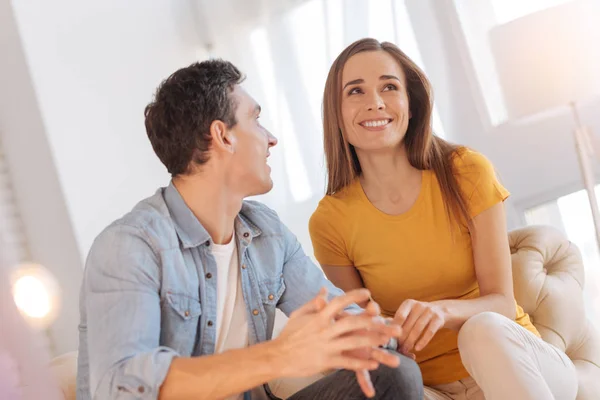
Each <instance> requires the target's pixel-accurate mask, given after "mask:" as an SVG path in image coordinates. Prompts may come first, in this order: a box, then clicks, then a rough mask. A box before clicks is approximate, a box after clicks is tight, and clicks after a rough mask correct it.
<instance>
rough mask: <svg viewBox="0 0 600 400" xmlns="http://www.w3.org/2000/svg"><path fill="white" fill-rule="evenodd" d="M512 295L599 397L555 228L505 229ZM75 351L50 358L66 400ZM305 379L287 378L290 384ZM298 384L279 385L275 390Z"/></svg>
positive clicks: (564, 247)
mask: <svg viewBox="0 0 600 400" xmlns="http://www.w3.org/2000/svg"><path fill="white" fill-rule="evenodd" d="M509 241H510V249H511V253H512V262H513V275H514V282H515V297H516V298H517V301H518V302H519V304H520V305H521V306H523V308H524V309H525V311H526V312H528V313H529V315H530V316H531V318H532V321H533V323H534V325H535V326H536V327H537V328H538V330H539V331H540V333H541V334H542V337H543V338H544V340H545V341H547V342H549V343H552V344H553V345H555V346H556V347H558V348H560V349H562V350H564V351H566V353H567V354H568V355H569V357H570V358H571V359H572V360H573V362H574V363H575V366H576V367H577V372H578V375H579V394H578V396H577V400H597V399H600V333H599V332H598V331H596V330H595V329H594V328H593V327H592V325H591V323H590V322H589V321H588V320H587V319H586V317H585V314H584V307H583V296H582V289H583V282H584V270H583V264H582V261H581V256H580V254H579V250H578V249H577V248H576V247H575V246H574V245H573V244H571V243H570V242H569V241H568V240H567V239H565V237H564V235H563V234H562V233H560V232H559V231H558V230H555V229H553V228H549V227H528V228H523V229H518V230H515V231H513V232H511V233H510V234H509ZM76 357H77V354H76V353H69V354H66V355H63V356H61V357H58V358H56V359H55V360H53V362H52V369H53V370H54V371H55V373H56V375H57V378H58V379H59V383H60V385H61V387H62V389H63V393H64V394H65V400H72V399H73V400H74V399H75V374H76ZM305 383H309V382H304V381H302V382H295V381H291V382H288V384H291V385H292V386H297V385H300V386H301V385H303V384H305ZM297 389H298V388H297V387H290V388H279V390H278V392H279V393H278V394H280V396H281V395H283V394H284V393H289V394H291V393H294V392H295V391H296V390H297Z"/></svg>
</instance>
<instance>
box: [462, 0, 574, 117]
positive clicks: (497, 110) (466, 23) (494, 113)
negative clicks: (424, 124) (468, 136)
mask: <svg viewBox="0 0 600 400" xmlns="http://www.w3.org/2000/svg"><path fill="white" fill-rule="evenodd" d="M567 1H569V0H527V1H522V0H455V1H454V4H455V7H456V11H457V14H458V17H459V21H460V25H461V27H462V31H463V34H464V38H465V42H466V44H467V48H468V54H469V56H470V61H471V63H472V65H473V68H474V69H475V73H476V75H477V82H478V84H479V88H480V93H481V99H482V100H483V102H484V103H485V106H486V110H487V116H486V117H487V119H488V120H489V123H490V125H492V126H496V125H499V124H501V123H502V122H504V121H506V119H507V112H506V107H505V105H504V99H503V97H502V88H501V86H500V81H499V79H498V75H497V72H496V67H495V64H494V57H493V54H492V51H491V48H490V45H489V32H490V30H491V29H492V28H494V27H495V26H497V25H502V24H505V23H507V22H510V21H512V20H515V19H517V18H520V17H524V16H526V15H528V14H532V13H535V12H538V11H542V10H544V9H547V8H550V7H553V6H557V5H560V4H562V3H566V2H567Z"/></svg>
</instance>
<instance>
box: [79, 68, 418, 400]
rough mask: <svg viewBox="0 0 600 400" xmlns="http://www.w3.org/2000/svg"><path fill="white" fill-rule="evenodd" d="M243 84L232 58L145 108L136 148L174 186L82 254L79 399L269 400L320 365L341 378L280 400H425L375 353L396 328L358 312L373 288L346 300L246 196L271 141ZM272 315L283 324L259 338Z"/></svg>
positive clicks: (411, 370) (184, 73) (179, 78)
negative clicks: (143, 141) (274, 387)
mask: <svg viewBox="0 0 600 400" xmlns="http://www.w3.org/2000/svg"><path fill="white" fill-rule="evenodd" d="M242 80H243V78H242V75H241V74H240V72H239V71H238V69H237V68H236V67H235V66H233V65H232V64H231V63H228V62H225V61H221V60H211V61H205V62H202V63H196V64H193V65H191V66H189V67H187V68H183V69H180V70H179V71H177V72H175V73H174V74H173V75H171V76H170V77H169V78H168V79H167V80H166V81H164V82H163V83H162V84H161V86H160V87H159V89H158V91H157V93H156V97H155V100H154V102H153V103H151V104H150V105H148V106H147V107H146V111H145V117H146V130H147V133H148V137H149V139H150V142H151V143H152V146H153V148H154V151H155V152H156V154H157V156H158V157H159V159H160V160H161V161H162V163H163V164H164V165H165V166H166V168H167V170H168V171H169V172H170V173H171V175H172V177H173V178H172V181H171V184H170V185H169V186H168V187H166V188H161V189H159V190H158V191H157V192H156V194H155V195H154V196H152V197H150V198H148V199H146V200H143V201H142V202H140V203H139V204H138V205H137V206H136V207H135V208H134V209H133V210H132V211H131V212H130V213H128V214H127V215H125V216H124V217H123V218H121V219H119V220H118V221H116V222H114V223H113V224H111V225H110V226H109V227H108V228H106V229H105V230H104V231H103V232H102V233H101V234H100V236H99V237H98V238H97V239H96V241H95V242H94V244H93V246H92V249H91V251H90V254H89V256H88V260H87V263H86V270H85V276H84V281H83V285H82V291H81V299H80V301H81V324H80V345H79V351H80V353H79V366H78V368H79V371H78V372H79V373H78V399H80V400H85V399H90V398H94V399H102V400H104V399H113V398H118V399H156V398H160V399H165V400H170V399H223V398H227V399H230V398H232V399H241V398H244V399H250V398H252V399H267V398H274V397H273V395H272V394H271V393H270V390H269V388H268V385H266V382H269V381H270V380H273V379H276V378H284V377H294V376H310V375H314V374H316V373H319V372H323V371H326V370H330V369H339V371H337V372H334V373H332V374H330V375H328V376H327V377H325V378H323V379H321V380H319V381H317V382H316V383H314V384H312V385H310V386H309V387H307V388H305V389H303V390H301V391H300V392H298V393H296V394H295V395H294V396H293V397H292V398H293V399H349V398H357V397H358V398H361V397H363V395H362V393H361V389H362V391H363V392H364V393H365V394H366V395H368V396H371V395H373V394H375V395H376V396H377V397H378V398H380V399H421V398H422V381H421V376H420V372H419V370H418V367H417V366H416V364H415V363H414V362H413V361H412V360H410V359H408V358H405V357H403V356H399V355H398V354H395V353H388V352H386V351H385V350H382V349H380V348H378V347H377V346H380V345H382V344H383V343H385V342H386V341H387V340H388V339H389V338H390V337H392V336H397V335H398V334H399V328H398V327H397V326H392V325H386V324H384V323H382V322H381V319H378V318H374V317H373V316H374V315H376V314H377V313H378V310H377V306H376V305H375V304H374V303H372V304H371V305H370V306H369V307H367V311H366V312H362V310H361V309H359V308H358V307H357V306H356V305H355V303H364V302H365V301H367V300H368V299H369V293H368V292H367V291H364V290H362V291H355V292H349V293H347V294H345V295H344V294H343V293H342V292H341V291H340V290H339V289H337V288H336V287H334V286H333V285H332V284H331V283H330V282H329V281H327V280H326V279H325V277H324V275H323V274H322V272H321V271H320V270H319V269H318V268H317V267H316V266H315V265H314V264H313V263H312V262H311V261H310V259H309V258H308V257H307V256H306V255H305V254H304V252H303V251H302V248H301V247H300V244H299V243H298V241H297V240H296V238H295V237H294V235H293V234H292V233H291V232H290V231H289V230H288V229H287V228H286V227H285V226H284V225H283V224H282V223H281V221H280V220H279V219H278V217H277V215H276V214H275V213H274V212H273V211H272V210H270V209H269V208H267V207H266V206H264V205H262V204H260V203H257V202H250V201H244V198H245V197H247V196H251V195H258V194H262V193H266V192H268V191H269V190H270V189H271V187H272V185H273V183H272V181H271V177H270V167H269V166H268V165H267V162H266V161H267V157H268V156H269V149H270V148H271V147H272V146H275V145H276V144H277V140H276V139H275V138H274V137H273V136H272V135H271V134H270V133H269V132H268V131H267V130H266V129H265V128H264V127H262V126H261V125H260V123H259V121H258V117H259V115H260V107H259V106H258V104H256V102H255V101H254V100H253V99H252V98H251V97H250V96H249V95H248V94H247V93H246V92H245V91H244V90H243V89H242V87H241V86H240V83H241V81H242ZM320 289H321V290H320ZM276 308H280V309H281V310H282V311H283V312H284V313H285V314H287V315H288V316H290V320H289V321H288V323H287V325H286V326H285V328H284V329H283V331H282V332H281V334H280V336H278V337H277V338H276V339H273V340H270V339H271V337H272V333H273V323H274V319H275V309H276ZM345 310H346V311H345ZM348 311H350V312H348ZM352 311H353V312H352ZM400 357H403V358H402V360H401V362H400V363H399V361H400V360H399V359H400ZM367 370H371V373H370V375H369V374H368V373H367V372H366V371H367ZM355 373H356V376H357V378H355V375H354V374H355ZM369 378H370V379H369ZM371 381H372V383H371ZM374 392H375V393H374Z"/></svg>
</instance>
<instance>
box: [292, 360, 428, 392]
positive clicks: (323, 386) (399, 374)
mask: <svg viewBox="0 0 600 400" xmlns="http://www.w3.org/2000/svg"><path fill="white" fill-rule="evenodd" d="M371 380H372V381H373V386H374V387H375V397H373V399H376V400H422V399H423V378H422V377H421V371H420V370H419V366H418V365H417V363H416V362H414V361H413V360H411V359H410V358H407V357H405V356H402V355H400V366H398V367H397V368H389V367H386V366H384V365H381V366H380V367H379V368H378V369H376V370H375V371H371ZM366 398H367V397H365V395H364V394H363V392H362V391H361V390H360V387H359V386H358V382H357V381H356V376H355V374H354V372H353V371H347V370H340V371H337V372H334V373H332V374H330V375H328V376H326V377H324V378H323V379H320V380H318V381H317V382H315V383H313V384H312V385H310V386H308V387H306V388H304V389H302V390H301V391H299V392H298V393H296V394H294V395H293V396H292V397H290V398H289V399H288V400H358V399H360V400H362V399H366Z"/></svg>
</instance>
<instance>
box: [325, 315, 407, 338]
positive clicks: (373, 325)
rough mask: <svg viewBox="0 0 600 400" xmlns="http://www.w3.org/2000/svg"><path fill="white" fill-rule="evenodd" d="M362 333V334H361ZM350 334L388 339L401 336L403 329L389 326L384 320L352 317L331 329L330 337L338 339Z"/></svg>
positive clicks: (364, 316) (340, 321) (365, 316)
mask: <svg viewBox="0 0 600 400" xmlns="http://www.w3.org/2000/svg"><path fill="white" fill-rule="evenodd" d="M359 331H360V332H359ZM349 333H353V334H359V335H362V334H363V333H379V334H381V335H384V336H385V337H387V338H390V337H397V336H400V334H401V333H402V328H400V327H399V326H398V325H387V324H386V323H385V321H384V320H382V319H377V318H374V317H370V316H368V315H365V314H361V315H350V316H347V317H346V318H343V319H341V320H339V321H336V323H335V324H333V325H331V327H329V337H330V338H333V337H338V336H342V335H346V334H349Z"/></svg>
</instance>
